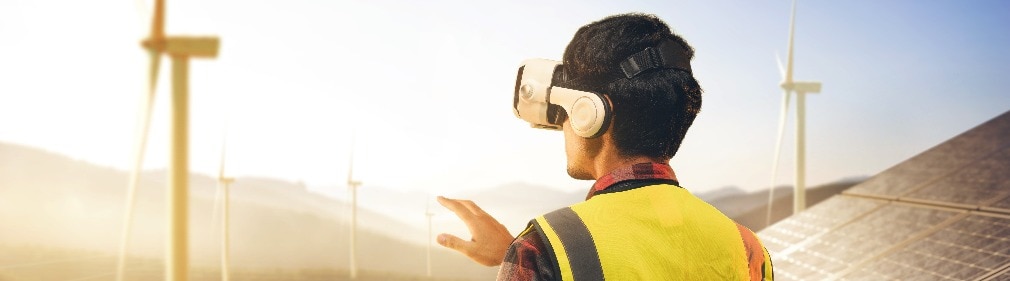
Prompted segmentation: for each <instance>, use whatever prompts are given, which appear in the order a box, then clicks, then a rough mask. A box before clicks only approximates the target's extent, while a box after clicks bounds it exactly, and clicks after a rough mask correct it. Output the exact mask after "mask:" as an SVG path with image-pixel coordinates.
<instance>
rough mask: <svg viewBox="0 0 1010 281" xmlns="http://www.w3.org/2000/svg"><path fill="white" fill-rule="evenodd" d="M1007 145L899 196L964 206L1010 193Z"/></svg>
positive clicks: (972, 206)
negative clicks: (903, 195) (907, 193)
mask: <svg viewBox="0 0 1010 281" xmlns="http://www.w3.org/2000/svg"><path fill="white" fill-rule="evenodd" d="M1008 186H1010V146H1008V147H1005V148H1003V149H1002V150H1000V151H998V152H996V153H993V154H991V155H989V156H987V157H985V158H983V159H981V160H979V161H976V162H974V163H971V164H968V165H967V166H965V167H963V168H961V169H959V170H957V171H956V172H954V173H953V174H950V175H948V176H945V177H943V178H941V179H940V180H938V181H936V182H933V183H931V184H929V185H927V186H926V187H924V188H922V189H919V190H916V191H915V192H912V193H910V194H909V195H907V196H905V198H902V199H912V200H924V201H929V202H935V203H938V204H949V205H956V204H963V205H967V206H966V207H969V208H974V207H977V206H982V205H988V204H990V203H994V202H993V200H996V199H1001V198H1003V197H1005V196H1006V195H1007V194H1008V193H1010V188H1008Z"/></svg>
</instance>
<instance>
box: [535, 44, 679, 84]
mask: <svg viewBox="0 0 1010 281" xmlns="http://www.w3.org/2000/svg"><path fill="white" fill-rule="evenodd" d="M618 66H619V67H620V68H621V71H620V73H617V72H614V71H608V72H607V73H603V74H600V75H592V76H582V77H578V78H575V79H570V78H569V77H565V76H566V75H555V77H553V78H554V81H555V82H556V83H555V84H556V85H559V86H562V87H565V88H573V89H575V88H574V86H582V87H579V88H588V89H595V88H596V87H598V86H600V85H606V84H609V83H610V82H613V81H614V80H617V79H631V78H634V77H635V76H637V75H638V74H641V73H642V72H646V71H649V70H653V69H680V70H683V71H686V72H687V73H692V72H691V59H690V58H689V57H688V56H687V52H686V50H685V49H684V47H682V46H680V44H678V43H676V42H673V41H672V40H663V41H662V42H661V43H659V46H656V47H646V48H645V50H642V51H640V52H638V53H635V54H633V55H631V56H628V58H626V59H624V60H623V61H621V63H620V64H619V65H618ZM562 67H564V66H562ZM566 71H567V70H566ZM566 78H568V80H567V81H561V80H564V79H566Z"/></svg>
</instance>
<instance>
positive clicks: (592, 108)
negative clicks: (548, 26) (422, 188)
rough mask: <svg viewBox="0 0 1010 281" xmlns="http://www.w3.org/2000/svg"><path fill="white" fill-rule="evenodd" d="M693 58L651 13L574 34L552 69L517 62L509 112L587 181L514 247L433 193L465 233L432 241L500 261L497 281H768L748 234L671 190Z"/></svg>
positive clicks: (692, 97)
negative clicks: (548, 134) (552, 135)
mask: <svg viewBox="0 0 1010 281" xmlns="http://www.w3.org/2000/svg"><path fill="white" fill-rule="evenodd" d="M693 56H694V50H693V49H692V48H691V47H690V46H689V45H688V44H687V42H685V41H684V40H683V39H682V38H681V37H680V36H678V35H676V34H674V33H673V32H672V31H671V30H670V28H669V27H668V26H667V25H666V24H665V23H663V22H662V21H661V20H659V19H658V18H656V17H655V16H652V15H643V14H623V15H616V16H611V17H607V18H604V19H602V20H600V21H597V22H593V23H590V24H588V25H586V26H583V27H582V28H580V29H579V30H578V32H576V33H575V36H574V38H572V41H571V42H570V43H569V45H568V47H567V48H566V49H565V53H564V57H563V62H561V63H560V64H557V63H555V64H550V63H548V62H549V61H547V62H545V61H546V60H540V61H536V60H531V61H528V62H527V63H526V64H524V66H523V67H522V68H520V74H519V81H517V84H516V97H515V101H514V102H515V103H514V107H515V109H516V115H517V116H519V117H520V118H521V119H523V120H526V121H529V122H530V123H531V124H533V125H534V126H535V127H542V128H555V129H557V128H558V127H560V129H562V130H563V131H564V138H565V153H566V157H567V162H568V164H567V165H568V167H567V169H568V175H570V176H571V177H572V178H575V179H583V180H590V179H591V180H596V182H595V183H594V184H593V186H592V188H591V189H590V190H589V194H588V195H587V196H586V201H584V202H582V203H579V204H576V205H572V206H570V207H568V208H562V209H559V210H557V211H554V212H551V213H548V214H545V215H542V216H539V217H537V218H536V219H534V220H532V221H531V222H530V224H529V226H528V227H527V228H526V230H525V231H523V232H522V233H521V234H519V235H518V237H516V238H515V239H513V238H512V236H511V235H510V234H509V233H508V230H507V229H505V227H504V226H502V225H501V224H500V223H498V221H497V220H495V219H494V218H492V217H491V216H489V215H488V214H487V213H485V212H484V211H483V210H481V209H480V208H479V207H478V206H477V205H475V204H474V203H473V202H470V201H466V200H454V199H447V198H444V197H439V198H438V200H439V202H440V203H441V204H442V205H443V206H445V207H447V208H448V209H450V210H452V211H453V212H454V213H456V215H457V216H459V217H460V218H461V219H463V221H464V222H465V223H466V224H467V226H468V228H469V229H470V232H471V233H472V234H473V238H472V239H471V240H470V241H465V240H462V239H460V238H458V237H455V236H452V235H448V234H442V235H439V237H438V242H439V244H441V245H443V246H445V247H448V248H452V249H455V250H457V251H460V252H462V253H463V254H465V255H467V256H468V257H470V258H471V259H473V260H474V261H476V262H478V263H480V264H483V265H488V266H494V265H499V264H501V269H500V271H499V273H498V279H499V280H603V279H610V280H772V276H773V274H772V267H771V259H770V257H769V256H768V253H767V251H766V250H765V249H764V248H763V247H762V246H761V243H760V242H759V241H758V239H757V237H756V236H755V235H754V233H753V232H751V231H750V230H749V229H747V228H746V227H743V226H741V225H739V224H736V223H735V222H733V221H732V220H730V219H729V218H727V217H726V216H725V215H723V214H722V213H721V212H719V211H718V210H717V209H715V208H713V207H712V206H711V205H709V204H707V203H705V202H703V201H701V200H700V199H698V198H697V197H694V196H693V195H691V194H690V193H688V192H687V191H686V190H684V189H683V188H681V187H679V183H678V182H677V178H676V176H675V175H674V172H673V169H672V168H671V167H670V165H669V161H670V158H672V157H673V156H674V155H675V154H676V152H677V150H678V148H679V147H680V144H681V141H682V140H683V138H684V136H685V134H686V133H687V129H688V128H689V127H690V126H691V123H692V122H693V121H694V118H695V116H696V115H697V113H698V111H699V108H700V106H701V88H700V86H699V85H698V83H697V81H695V79H694V77H693V74H692V72H691V67H690V59H691V58H693ZM545 63H546V64H545ZM543 69H546V70H543ZM537 71H547V72H551V71H553V72H552V73H553V74H551V73H547V74H542V75H541V74H538V73H534V72H537ZM537 77H540V78H537ZM544 77H549V78H544ZM538 79H539V80H538ZM547 84H549V86H544V85H547ZM601 116H602V119H601ZM587 120H588V121H587Z"/></svg>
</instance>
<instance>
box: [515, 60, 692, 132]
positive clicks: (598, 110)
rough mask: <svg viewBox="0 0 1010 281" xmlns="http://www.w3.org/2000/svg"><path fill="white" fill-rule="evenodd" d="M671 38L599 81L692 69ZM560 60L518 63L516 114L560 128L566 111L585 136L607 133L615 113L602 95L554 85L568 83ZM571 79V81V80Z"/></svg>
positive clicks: (574, 128)
mask: <svg viewBox="0 0 1010 281" xmlns="http://www.w3.org/2000/svg"><path fill="white" fill-rule="evenodd" d="M678 45H679V44H676V43H674V42H672V41H663V42H662V43H660V45H659V46H658V47H648V48H645V50H643V51H641V52H638V53H635V54H634V55H631V56H629V57H628V58H627V59H625V60H624V61H622V62H621V63H620V69H621V71H620V72H621V73H619V74H618V73H614V74H610V75H602V76H601V77H596V79H597V80H607V81H604V82H609V81H613V80H616V79H631V78H634V77H635V76H637V75H638V74H640V73H642V72H645V71H648V70H653V69H681V70H684V71H687V72H689V73H690V72H691V65H690V60H689V59H688V57H687V55H686V52H684V48H683V47H680V46H678ZM562 68H563V66H562V64H561V62H559V61H553V60H548V59H528V60H526V61H523V63H522V65H520V66H519V74H518V75H517V76H516V87H515V93H514V97H513V101H512V112H513V113H515V115H516V117H519V119H522V120H525V121H526V122H529V123H530V126H531V127H533V128H541V129H550V130H561V124H562V123H563V122H564V119H563V116H565V115H563V114H566V115H567V116H568V119H569V120H570V121H571V122H570V125H571V129H572V131H573V132H574V133H575V134H576V135H578V136H580V137H584V138H595V137H598V136H600V135H602V134H603V133H604V132H606V130H607V127H608V126H609V125H610V119H611V118H612V115H613V114H612V113H611V109H610V103H609V102H608V101H607V100H605V98H604V97H603V94H600V93H594V92H587V91H580V90H575V89H570V88H565V87H561V86H558V85H555V83H560V82H565V81H562V79H565V78H567V77H564V76H565V75H564V74H563V73H564V72H563V70H562ZM569 81H571V80H569Z"/></svg>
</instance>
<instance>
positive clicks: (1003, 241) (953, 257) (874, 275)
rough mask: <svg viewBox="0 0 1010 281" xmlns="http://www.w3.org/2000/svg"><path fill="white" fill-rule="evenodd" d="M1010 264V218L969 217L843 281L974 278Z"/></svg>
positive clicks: (848, 276) (861, 269) (876, 261)
mask: <svg viewBox="0 0 1010 281" xmlns="http://www.w3.org/2000/svg"><path fill="white" fill-rule="evenodd" d="M1008 263H1010V218H1006V217H992V216H984V215H977V214H976V215H971V216H967V217H965V218H963V219H961V220H958V221H957V222H954V223H953V224H951V225H949V226H947V227H944V228H942V229H940V230H939V231H937V232H934V233H932V234H930V235H928V236H926V237H924V238H923V239H919V240H916V241H915V242H913V243H911V244H908V245H907V246H905V247H902V248H901V249H899V250H897V251H894V252H892V253H891V254H888V255H886V256H884V257H882V258H880V259H877V260H874V261H872V262H871V263H869V266H865V267H862V268H859V269H858V270H855V271H852V272H851V273H850V274H848V275H846V276H845V277H843V278H841V280H867V279H872V280H910V279H932V280H975V279H977V278H980V277H983V276H986V275H988V274H990V273H992V272H994V271H996V270H998V269H1000V268H1001V267H1002V266H1003V265H1005V264H1008Z"/></svg>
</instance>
